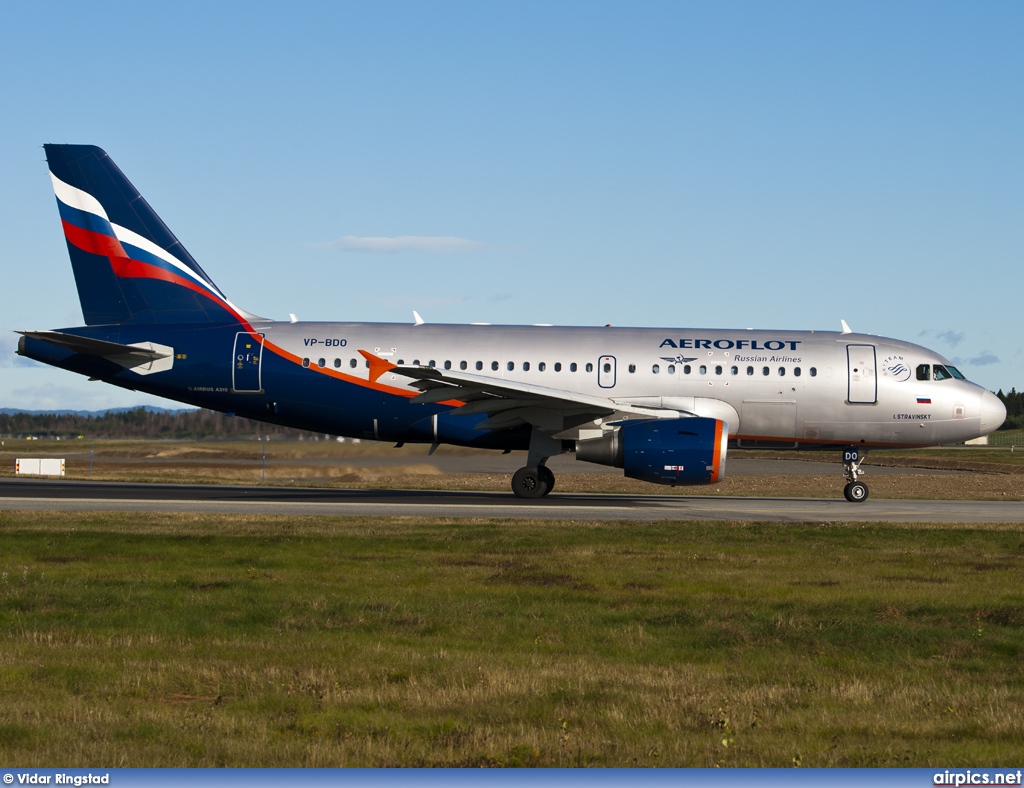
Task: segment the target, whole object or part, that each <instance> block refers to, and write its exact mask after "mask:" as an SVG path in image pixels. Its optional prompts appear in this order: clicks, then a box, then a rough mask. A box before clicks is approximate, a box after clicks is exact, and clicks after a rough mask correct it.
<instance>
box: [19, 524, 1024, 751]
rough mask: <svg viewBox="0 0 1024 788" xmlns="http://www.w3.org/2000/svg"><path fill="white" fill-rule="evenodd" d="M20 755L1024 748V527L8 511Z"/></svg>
mask: <svg viewBox="0 0 1024 788" xmlns="http://www.w3.org/2000/svg"><path fill="white" fill-rule="evenodd" d="M0 540H2V544H3V551H2V554H0V686H2V687H3V702H2V703H0V760H2V762H3V763H4V764H5V765H9V766H55V765H61V766H69V767H70V766H111V767H113V766H184V765H188V766H213V765H232V766H295V765H309V766H313V765H318V766H335V765H338V766H402V765H445V766H449V765H452V766H455V765H458V766H477V765H485V766H491V765H494V766H500V765H507V766H513V765H523V766H577V765H580V766H587V765H607V766H633V765H661V766H716V765H727V766H731V765H745V766H796V765H803V766H942V767H953V766H977V765H988V764H1013V763H1019V762H1020V760H1021V757H1022V755H1024V744H1022V742H1024V660H1022V656H1024V585H1022V582H1021V581H1022V579H1024V571H1022V569H1024V527H1022V526H1020V525H1012V526H969V525H966V526H917V525H907V526H886V525H863V524H856V525H843V524H830V525H827V526H826V525H815V524H801V525H778V524H736V523H700V524H696V523H672V524H664V523H660V524H659V523H656V524H636V523H619V524H607V523H602V524H596V523H565V524H552V523H530V522H514V523H513V522H503V521H471V520H460V521H437V520H414V519H389V520H358V519H332V518H315V519H296V518H274V517H230V516H222V517H211V516H205V515H188V516H184V515H161V514H153V515H133V514H56V513H31V512H0Z"/></svg>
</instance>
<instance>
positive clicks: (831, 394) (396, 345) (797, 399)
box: [28, 322, 995, 448]
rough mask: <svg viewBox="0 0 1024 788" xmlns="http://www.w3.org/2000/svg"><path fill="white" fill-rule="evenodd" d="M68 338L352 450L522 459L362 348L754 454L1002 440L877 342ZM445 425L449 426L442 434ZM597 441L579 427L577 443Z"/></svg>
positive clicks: (971, 406)
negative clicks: (371, 444) (670, 422)
mask: <svg viewBox="0 0 1024 788" xmlns="http://www.w3.org/2000/svg"><path fill="white" fill-rule="evenodd" d="M68 331H70V332H74V333H79V334H83V335H89V336H93V337H95V338H102V339H106V340H108V341H112V342H119V343H122V344H136V343H147V342H151V343H156V344H158V345H163V346H167V347H170V348H173V351H174V352H173V363H172V364H171V365H169V366H168V367H167V368H166V369H163V370H160V374H150V373H149V372H148V370H144V369H143V370H141V371H140V370H138V369H122V368H117V367H114V366H112V365H110V364H109V362H102V361H100V362H98V361H97V360H96V359H93V358H89V357H83V356H78V355H75V354H63V355H65V358H64V359H57V358H53V359H51V360H50V363H54V362H56V363H57V364H58V366H67V367H68V368H76V367H78V368H76V369H75V371H80V372H83V373H84V374H90V375H92V376H94V377H101V378H102V379H104V380H107V381H108V382H110V383H114V384H115V385H120V386H125V387H128V388H132V389H136V390H140V391H146V392H149V393H152V394H157V395H160V396H164V397H169V398H172V399H176V400H180V401H184V402H188V403H190V404H193V405H196V406H199V407H206V408H211V409H215V410H221V411H226V412H231V413H237V414H238V415H244V416H248V417H253V418H258V419H262V420H264V421H271V422H277V423H282V424H289V425H293V426H298V427H301V428H303V429H308V430H312V431H317V432H324V433H328V434H335V435H343V436H347V437H357V438H373V439H378V440H394V441H423V442H434V441H435V440H438V439H440V440H442V441H443V442H446V443H455V444H461V445H471V446H488V447H493V448H525V444H524V440H525V439H524V435H523V434H522V431H515V430H511V431H509V430H501V431H497V432H495V431H492V430H487V429H482V430H481V429H478V428H477V427H478V426H479V425H480V423H481V421H482V420H481V419H479V418H477V419H473V418H472V416H459V417H448V418H446V417H445V414H446V413H449V412H451V411H452V410H453V409H454V407H455V404H439V403H418V404H414V403H411V402H410V400H411V399H412V398H413V397H415V396H416V395H417V394H419V393H420V392H419V391H418V390H417V389H415V388H411V387H410V385H409V384H410V383H411V380H410V378H407V377H404V376H403V375H401V374H400V373H399V372H396V371H392V372H387V373H385V374H384V375H382V376H380V377H379V378H377V379H376V380H372V379H371V378H372V375H371V371H370V369H369V364H368V362H367V361H366V360H365V359H364V358H363V357H362V356H361V355H360V354H359V352H358V351H359V350H364V351H369V352H371V353H373V354H375V355H377V356H379V357H381V358H384V359H386V360H388V361H390V362H391V363H392V364H395V365H397V366H398V367H406V366H413V367H420V366H424V367H426V366H429V367H434V368H436V369H439V370H453V371H467V372H470V373H478V374H481V375H486V376H488V377H490V378H496V379H499V380H505V381H510V382H518V383H528V384H533V385H536V386H542V387H548V388H553V389H560V390H565V391H570V392H578V393H581V394H587V395H592V396H600V397H605V398H608V399H610V400H612V401H613V402H615V403H617V404H621V405H623V406H633V407H641V408H644V407H648V408H654V409H668V410H677V411H679V412H681V413H691V414H697V415H701V416H710V417H714V418H719V419H721V420H723V421H725V422H726V423H728V425H729V438H730V441H732V442H733V443H734V444H735V445H739V446H741V447H758V446H760V447H771V446H775V447H779V448H784V447H785V448H826V447H834V446H846V445H857V444H860V445H864V446H865V447H868V446H870V447H882V446H890V447H896V446H926V445H936V444H944V443H955V442H962V441H965V440H969V439H971V438H974V437H976V436H978V435H980V434H983V433H984V432H985V431H986V429H989V428H992V429H994V426H992V425H991V424H986V423H985V418H986V412H987V409H988V410H991V408H990V407H989V404H988V402H989V400H988V398H991V396H992V395H991V394H988V393H987V392H986V391H985V390H984V389H983V388H982V387H980V386H978V385H976V384H974V383H971V382H969V381H967V380H962V379H957V378H955V377H951V376H950V377H946V378H945V379H942V380H935V374H934V373H933V371H932V370H933V368H934V367H935V365H939V366H940V367H941V368H944V369H948V368H949V367H950V365H949V362H948V361H946V360H945V359H944V358H942V357H941V356H939V355H938V354H936V353H934V352H933V351H930V350H928V349H927V348H924V347H921V346H919V345H915V344H911V343H908V342H903V341H900V340H894V339H888V338H884V337H877V336H870V335H865V334H852V333H851V334H844V333H838V332H828V331H824V332H822V331H753V330H739V331H738V330H727V329H662V328H612V327H603V328H586V327H549V326H487V325H469V326H460V325H440V324H437V325H435V324H424V325H408V324H397V323H328V322H297V323H283V322H254V323H252V333H249V332H247V331H239V330H238V326H234V325H229V326H217V325H208V326H196V325H182V326H169V325H160V326H151V327H147V326H112V327H110V328H109V329H106V328H105V327H101V326H96V327H90V328H88V329H86V328H80V329H68ZM28 341H29V342H31V340H30V339H29V340H28ZM246 344H248V345H249V347H245V345H246ZM261 345H262V346H261ZM38 353H43V354H50V355H51V356H52V355H57V356H59V355H62V351H60V350H59V349H55V348H52V347H50V346H47V345H44V344H42V343H39V347H38V349H37V351H36V352H35V353H32V354H31V355H33V356H34V357H38V355H37V354H38ZM240 357H241V358H240ZM62 362H63V363H62ZM97 364H99V365H101V366H104V367H105V368H104V369H99V368H97ZM83 366H84V367H86V368H82V367H83ZM923 368H926V369H927V372H926V373H922V372H921V369H923ZM922 378H924V379H922ZM435 416H436V417H438V418H439V420H440V424H433V423H431V420H433V419H434V417H435ZM992 418H995V415H994V414H992ZM435 421H436V420H435ZM606 421H611V419H607V420H606ZM600 428H601V425H600V424H591V423H587V424H585V425H581V426H577V427H575V428H573V427H566V429H565V430H564V431H566V432H568V433H569V434H567V435H565V436H564V437H566V438H571V437H574V438H580V437H583V438H585V437H588V436H590V435H594V434H599V431H600ZM438 430H440V432H441V434H440V435H439V434H438ZM595 430H597V431H598V432H596V433H595ZM502 433H508V434H505V435H503V434H502Z"/></svg>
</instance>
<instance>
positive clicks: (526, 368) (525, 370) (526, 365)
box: [523, 361, 530, 372]
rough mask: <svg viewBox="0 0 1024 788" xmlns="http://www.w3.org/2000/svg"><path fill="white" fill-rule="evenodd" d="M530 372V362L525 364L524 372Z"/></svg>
mask: <svg viewBox="0 0 1024 788" xmlns="http://www.w3.org/2000/svg"><path fill="white" fill-rule="evenodd" d="M529 371H530V362H529V361H524V362H523V372H529Z"/></svg>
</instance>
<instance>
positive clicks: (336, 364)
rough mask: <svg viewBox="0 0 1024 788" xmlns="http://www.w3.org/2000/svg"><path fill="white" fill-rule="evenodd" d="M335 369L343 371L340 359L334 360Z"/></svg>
mask: <svg viewBox="0 0 1024 788" xmlns="http://www.w3.org/2000/svg"><path fill="white" fill-rule="evenodd" d="M334 368H335V369H341V359H340V358H336V359H334Z"/></svg>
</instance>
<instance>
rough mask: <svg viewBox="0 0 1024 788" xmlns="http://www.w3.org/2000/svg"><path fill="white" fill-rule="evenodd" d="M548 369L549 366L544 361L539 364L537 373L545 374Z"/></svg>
mask: <svg viewBox="0 0 1024 788" xmlns="http://www.w3.org/2000/svg"><path fill="white" fill-rule="evenodd" d="M547 368H548V365H547V364H545V363H544V362H543V361H542V362H540V363H539V364H538V365H537V371H538V372H543V371H544V370H545V369H547Z"/></svg>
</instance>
